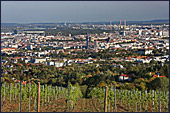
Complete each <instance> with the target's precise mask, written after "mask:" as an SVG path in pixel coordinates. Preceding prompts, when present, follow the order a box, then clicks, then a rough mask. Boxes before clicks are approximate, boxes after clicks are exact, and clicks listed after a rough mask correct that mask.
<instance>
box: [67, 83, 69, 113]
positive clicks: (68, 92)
mask: <svg viewBox="0 0 170 113" xmlns="http://www.w3.org/2000/svg"><path fill="white" fill-rule="evenodd" d="M67 87H68V112H69V82H68V85H67Z"/></svg>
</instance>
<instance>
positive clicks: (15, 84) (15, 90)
mask: <svg viewBox="0 0 170 113" xmlns="http://www.w3.org/2000/svg"><path fill="white" fill-rule="evenodd" d="M16 98H17V84H16V83H15V103H16Z"/></svg>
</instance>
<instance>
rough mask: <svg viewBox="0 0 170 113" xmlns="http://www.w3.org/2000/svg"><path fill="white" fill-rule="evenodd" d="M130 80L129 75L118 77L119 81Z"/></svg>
mask: <svg viewBox="0 0 170 113" xmlns="http://www.w3.org/2000/svg"><path fill="white" fill-rule="evenodd" d="M131 79H132V78H131V75H127V74H121V75H120V76H119V81H127V80H128V81H130V80H131Z"/></svg>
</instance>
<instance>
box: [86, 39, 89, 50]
mask: <svg viewBox="0 0 170 113" xmlns="http://www.w3.org/2000/svg"><path fill="white" fill-rule="evenodd" d="M88 46H89V37H88V36H87V37H86V49H88Z"/></svg>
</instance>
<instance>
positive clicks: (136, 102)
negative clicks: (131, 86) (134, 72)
mask: <svg viewBox="0 0 170 113" xmlns="http://www.w3.org/2000/svg"><path fill="white" fill-rule="evenodd" d="M137 99H138V93H137V91H136V112H137V111H138V104H137Z"/></svg>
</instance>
